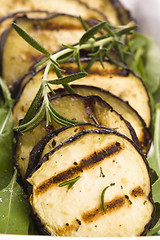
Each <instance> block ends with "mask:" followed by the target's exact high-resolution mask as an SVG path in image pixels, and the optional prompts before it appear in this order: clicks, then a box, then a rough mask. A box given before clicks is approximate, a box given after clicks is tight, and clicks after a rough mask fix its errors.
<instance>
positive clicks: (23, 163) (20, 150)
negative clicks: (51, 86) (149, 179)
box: [15, 94, 137, 178]
mask: <svg viewBox="0 0 160 240" xmlns="http://www.w3.org/2000/svg"><path fill="white" fill-rule="evenodd" d="M22 101H23V100H22ZM50 101H51V103H52V105H53V107H54V108H55V110H56V111H57V112H59V113H60V114H63V116H65V117H67V118H69V119H73V120H75V121H76V122H89V123H96V124H98V125H101V126H105V127H109V128H114V129H117V130H118V131H119V132H121V133H122V134H124V135H126V136H127V137H129V138H132V139H133V140H134V141H137V137H136V135H135V131H134V129H133V128H132V127H131V125H130V124H129V123H128V122H127V121H126V120H124V119H123V117H122V116H121V115H119V114H118V113H117V112H115V111H114V110H113V108H112V107H111V106H110V105H108V104H107V103H106V102H105V101H103V100H102V99H101V98H100V97H98V96H88V97H82V96H79V95H76V94H70V95H62V96H60V97H53V98H52V99H51V100H50ZM18 110H19V112H20V111H23V109H22V108H18ZM59 127H60V125H58V124H57V123H56V122H54V121H52V124H51V126H49V127H48V128H46V127H45V122H42V123H41V124H40V125H39V126H38V127H36V128H35V129H33V130H32V131H29V132H26V133H24V134H22V135H20V136H19V139H18V141H17V148H16V153H15V162H16V165H17V168H18V169H19V172H20V174H21V175H22V178H24V176H25V174H26V170H27V167H28V161H29V154H30V152H31V150H32V148H33V147H34V146H35V145H36V144H37V143H38V142H39V141H40V140H41V139H42V138H43V137H44V136H45V135H47V133H49V132H50V131H51V130H53V129H57V128H59Z"/></svg>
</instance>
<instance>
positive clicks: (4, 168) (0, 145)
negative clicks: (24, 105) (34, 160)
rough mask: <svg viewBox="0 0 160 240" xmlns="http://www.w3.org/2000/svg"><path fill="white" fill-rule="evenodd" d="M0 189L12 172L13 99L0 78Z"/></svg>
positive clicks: (8, 179) (9, 178)
mask: <svg viewBox="0 0 160 240" xmlns="http://www.w3.org/2000/svg"><path fill="white" fill-rule="evenodd" d="M0 91H1V95H0V96H1V97H0V152H1V157H0V190H1V189H3V188H4V187H5V186H7V184H8V183H9V182H10V180H11V177H12V174H13V161H12V147H13V130H12V127H13V120H12V106H13V101H12V99H11V96H10V93H9V91H8V89H7V87H6V85H5V83H4V82H3V80H2V79H1V78H0Z"/></svg>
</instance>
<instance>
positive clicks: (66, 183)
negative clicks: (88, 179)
mask: <svg viewBox="0 0 160 240" xmlns="http://www.w3.org/2000/svg"><path fill="white" fill-rule="evenodd" d="M79 179H80V176H77V177H75V178H73V179H70V180H68V181H65V182H62V183H60V184H59V187H64V186H67V185H68V189H70V188H71V187H72V186H73V185H74V184H75V183H76V182H77V181H78V180H79Z"/></svg>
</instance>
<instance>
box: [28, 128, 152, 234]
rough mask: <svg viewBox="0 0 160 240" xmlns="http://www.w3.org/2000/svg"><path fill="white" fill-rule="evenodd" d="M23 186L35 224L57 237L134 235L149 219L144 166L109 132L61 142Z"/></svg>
mask: <svg viewBox="0 0 160 240" xmlns="http://www.w3.org/2000/svg"><path fill="white" fill-rule="evenodd" d="M76 180H77V181H76ZM66 181H69V182H66ZM28 182H29V183H30V184H31V186H32V193H31V195H30V199H29V200H30V204H31V206H32V209H33V212H34V214H35V215H36V219H37V218H38V220H40V221H41V223H42V224H43V228H44V230H45V232H46V231H48V232H49V233H50V234H52V233H54V234H56V235H57V236H76V237H77V236H81V237H129V236H130V237H131V236H139V235H141V234H144V233H145V231H146V230H147V228H148V227H149V224H150V221H151V219H152V217H153V215H152V214H153V209H154V207H153V202H152V199H151V182H150V175H149V169H148V164H147V162H146V160H145V158H144V157H143V155H141V154H140V152H139V151H138V150H137V149H136V146H135V145H134V143H133V142H131V141H130V140H129V139H127V138H126V137H125V136H123V135H121V134H119V133H117V132H115V131H109V130H108V131H107V130H87V131H82V132H80V133H78V134H76V135H75V136H74V137H71V138H70V139H68V140H67V141H65V142H62V143H61V144H60V145H59V146H57V147H56V148H53V149H52V150H51V151H50V152H48V153H47V154H46V155H45V156H44V157H43V158H42V159H41V162H40V163H39V165H38V166H37V169H36V171H35V172H34V173H33V174H32V175H31V177H30V178H29V179H28ZM41 226H42V225H41ZM41 230H42V229H41Z"/></svg>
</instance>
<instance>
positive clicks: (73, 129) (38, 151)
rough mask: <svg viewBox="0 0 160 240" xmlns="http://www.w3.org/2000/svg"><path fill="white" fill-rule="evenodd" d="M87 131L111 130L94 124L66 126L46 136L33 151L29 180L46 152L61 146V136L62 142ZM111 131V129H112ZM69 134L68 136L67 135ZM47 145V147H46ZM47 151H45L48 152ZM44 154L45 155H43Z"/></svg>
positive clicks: (27, 176) (28, 171) (28, 174)
mask: <svg viewBox="0 0 160 240" xmlns="http://www.w3.org/2000/svg"><path fill="white" fill-rule="evenodd" d="M87 129H110V128H107V127H104V126H100V125H96V124H93V123H77V124H75V125H74V126H66V127H61V128H58V129H55V130H54V131H52V132H51V133H49V134H47V135H46V136H44V137H43V138H42V139H41V140H40V141H39V142H38V143H37V144H36V145H35V146H34V147H33V149H32V151H31V152H30V156H29V163H28V168H27V171H26V177H25V178H29V176H30V175H31V174H32V173H33V172H34V168H36V166H37V164H38V162H39V161H40V159H41V158H42V156H43V155H44V150H45V148H46V149H50V148H53V147H56V146H57V145H59V141H58V142H57V139H59V135H62V137H61V138H60V142H62V141H64V139H65V140H66V139H67V138H70V137H72V135H74V134H76V133H78V132H81V131H84V130H87ZM110 130H111V129H110ZM66 132H68V133H67V134H65V133H66ZM46 145H47V146H46ZM46 151H47V150H45V152H46ZM42 153H43V155H42Z"/></svg>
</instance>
